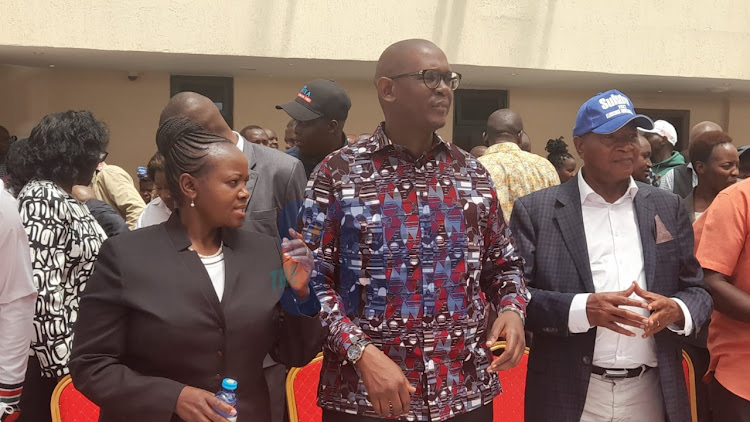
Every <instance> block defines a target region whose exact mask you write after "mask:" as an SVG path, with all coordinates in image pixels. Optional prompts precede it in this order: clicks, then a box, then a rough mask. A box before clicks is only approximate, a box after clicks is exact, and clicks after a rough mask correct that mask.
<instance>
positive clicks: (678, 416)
mask: <svg viewBox="0 0 750 422" xmlns="http://www.w3.org/2000/svg"><path fill="white" fill-rule="evenodd" d="M633 203H634V207H635V214H636V218H637V219H638V229H639V232H640V236H641V242H642V244H643V258H644V270H645V272H646V287H647V288H648V290H650V291H652V292H655V293H658V294H661V295H663V296H666V297H677V298H679V299H681V300H682V301H683V302H685V305H687V307H688V309H689V310H690V314H691V316H692V319H693V327H694V328H693V336H695V335H696V333H697V332H698V331H699V330H701V329H702V328H704V324H705V323H706V321H707V320H708V317H709V316H710V314H711V311H712V306H713V302H712V301H711V297H710V296H709V294H708V292H707V291H706V290H705V287H704V285H703V281H702V280H703V273H702V270H701V267H700V265H698V261H697V260H696V259H695V257H694V256H693V229H692V226H691V225H690V220H689V219H688V215H687V212H686V211H685V207H684V206H683V205H682V204H681V200H680V198H679V197H678V196H677V195H674V194H672V193H669V192H667V191H663V190H660V189H658V188H654V187H652V186H649V185H645V184H642V183H638V193H637V194H636V196H635V198H634V201H633ZM657 216H658V217H659V219H660V220H661V221H662V224H663V225H664V227H666V229H667V230H668V231H669V233H670V234H671V235H672V239H671V240H668V241H664V242H660V243H659V244H657V242H656V217H657ZM510 228H511V230H512V232H513V236H514V237H515V242H516V243H515V245H516V249H517V251H518V253H519V254H520V255H521V256H523V258H524V259H525V260H526V265H525V266H524V272H525V276H526V279H527V281H528V286H529V290H530V291H531V301H530V302H529V305H528V308H527V309H526V313H527V319H526V329H527V330H530V331H532V332H533V333H534V344H533V345H532V347H531V353H530V355H529V367H528V372H527V378H526V403H525V419H526V421H533V422H537V421H538V422H546V421H559V422H567V421H570V422H573V421H576V422H577V421H579V420H580V419H581V414H582V412H583V407H584V404H585V402H586V392H587V388H588V384H589V379H590V377H591V359H592V358H593V354H594V343H595V340H596V328H592V329H591V330H589V331H588V332H586V333H579V334H573V333H570V332H569V331H568V314H569V312H570V303H571V301H572V300H573V297H574V296H575V295H576V294H577V293H587V292H588V293H594V282H593V278H592V275H591V267H590V263H589V257H588V249H587V246H586V234H585V232H584V228H583V214H582V210H581V200H580V195H579V190H578V178H577V177H574V178H573V179H571V180H570V181H569V182H566V183H563V184H561V185H559V186H555V187H551V188H548V189H544V190H541V191H538V192H535V193H532V194H531V195H528V196H525V197H523V198H520V199H518V200H517V201H516V202H515V204H514V207H513V213H512V214H511V220H510ZM654 339H655V341H656V356H657V360H658V363H659V375H660V379H661V386H662V393H663V396H664V405H665V407H666V413H667V415H668V418H669V420H670V421H674V422H682V421H689V420H690V408H689V406H688V395H687V388H686V385H685V378H684V376H683V372H682V355H681V350H680V349H681V348H680V343H681V341H683V340H684V339H685V338H684V337H682V336H678V335H677V334H675V333H673V332H671V331H669V330H668V329H665V330H663V331H661V332H659V333H658V334H656V336H655V337H654Z"/></svg>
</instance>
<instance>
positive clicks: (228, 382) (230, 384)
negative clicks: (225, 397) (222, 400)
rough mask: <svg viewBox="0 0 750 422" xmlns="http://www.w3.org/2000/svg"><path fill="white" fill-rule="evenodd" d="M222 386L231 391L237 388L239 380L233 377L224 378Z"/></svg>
mask: <svg viewBox="0 0 750 422" xmlns="http://www.w3.org/2000/svg"><path fill="white" fill-rule="evenodd" d="M221 388H223V389H225V390H229V391H234V390H236V389H237V381H235V380H233V379H231V378H224V381H222V382H221Z"/></svg>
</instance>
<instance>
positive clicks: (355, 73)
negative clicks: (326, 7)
mask: <svg viewBox="0 0 750 422" xmlns="http://www.w3.org/2000/svg"><path fill="white" fill-rule="evenodd" d="M0 64H8V65H20V66H33V67H45V68H47V67H50V66H54V67H55V68H62V69H93V70H108V71H124V72H135V73H146V72H167V73H176V74H189V75H214V76H249V77H269V78H295V79H311V78H315V77H326V78H331V79H353V80H366V79H370V78H372V75H373V73H374V70H375V63H374V62H365V61H354V60H349V61H335V60H310V59H294V58H291V59H290V58H269V57H241V56H210V55H191V54H170V53H152V52H126V51H103V50H82V49H59V48H44V47H39V48H30V47H14V46H0ZM453 68H454V70H456V71H458V72H461V73H462V74H463V83H462V85H461V86H462V87H463V88H495V89H550V90H590V91H596V90H604V89H609V88H611V87H613V86H616V87H617V88H618V89H621V90H625V91H627V92H629V93H631V92H632V93H653V94H656V93H659V92H663V93H665V94H691V95H706V96H711V97H726V96H742V97H744V96H750V81H748V80H729V79H709V78H703V79H699V78H681V77H662V76H650V75H624V74H615V73H593V72H571V71H565V70H538V69H516V68H503V67H481V66H466V65H454V66H453Z"/></svg>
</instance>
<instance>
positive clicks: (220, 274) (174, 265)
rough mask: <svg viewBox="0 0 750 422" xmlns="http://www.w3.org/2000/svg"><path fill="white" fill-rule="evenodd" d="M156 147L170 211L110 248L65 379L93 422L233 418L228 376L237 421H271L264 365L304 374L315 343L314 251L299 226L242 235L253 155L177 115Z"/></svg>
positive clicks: (102, 257)
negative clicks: (225, 390) (225, 385)
mask: <svg viewBox="0 0 750 422" xmlns="http://www.w3.org/2000/svg"><path fill="white" fill-rule="evenodd" d="M157 145H158V147H159V151H160V152H162V154H164V157H165V161H166V176H167V181H168V184H169V188H170V191H171V193H172V196H173V197H174V198H175V199H176V204H177V206H178V209H177V210H176V211H175V213H173V214H172V216H171V218H170V219H169V221H167V222H166V223H163V224H160V225H158V226H152V227H148V228H144V229H140V230H136V231H134V232H130V233H124V234H122V235H120V236H117V237H114V238H111V239H110V240H108V241H107V242H105V243H104V245H103V247H102V250H101V252H100V254H99V259H98V261H97V263H96V268H95V270H94V273H93V275H92V276H91V279H90V280H89V284H88V287H87V288H86V290H85V291H84V292H83V294H82V295H81V305H80V315H79V317H78V322H77V324H76V325H75V337H74V343H73V358H72V360H71V362H70V368H71V373H72V376H73V383H74V384H75V386H76V388H78V389H79V390H80V391H81V392H83V394H85V395H86V396H87V397H88V398H89V399H90V400H92V401H93V402H94V403H96V404H97V405H99V406H100V407H101V416H100V421H165V422H166V421H179V420H185V421H188V422H190V421H217V422H219V421H226V419H224V418H223V417H221V416H220V415H219V414H218V413H216V412H215V411H214V410H213V408H220V409H223V410H224V411H226V412H227V413H231V411H232V409H231V407H229V406H228V405H226V404H223V403H221V402H219V400H218V399H216V398H215V397H214V393H215V392H216V391H218V390H219V388H220V384H221V380H222V379H223V378H224V377H230V378H234V379H236V380H237V381H238V385H239V387H238V390H237V392H238V399H239V401H238V404H237V408H236V410H237V412H238V417H239V421H268V420H270V409H269V399H268V391H267V387H266V382H265V379H264V377H263V368H262V364H263V358H264V356H265V355H266V354H267V353H270V354H271V356H273V358H274V359H276V360H277V361H278V362H281V363H284V364H286V365H290V366H302V365H305V364H306V363H308V362H309V361H310V360H311V359H312V358H313V357H314V356H315V354H316V353H317V352H318V351H320V349H321V346H322V337H323V328H322V327H321V324H320V321H319V319H318V317H317V313H318V311H319V309H320V303H319V302H318V300H317V298H316V297H315V295H314V294H311V293H310V289H309V287H308V280H309V277H310V273H311V271H312V265H313V261H312V254H311V252H310V251H309V250H308V249H307V247H306V246H305V244H304V242H302V240H301V236H300V235H298V234H297V233H295V232H294V231H293V230H290V234H291V238H292V240H291V241H290V240H287V239H284V240H283V242H282V244H281V245H280V246H279V242H278V240H277V239H275V238H272V237H269V236H266V235H262V234H259V233H254V232H250V231H246V230H243V229H241V228H240V227H241V226H242V224H243V220H244V217H245V215H244V214H245V212H244V210H245V206H246V204H247V200H248V196H249V194H248V192H247V190H246V189H245V183H246V181H247V179H248V172H247V159H246V158H245V156H244V155H243V154H242V152H240V151H239V150H238V149H237V147H236V146H235V145H234V144H233V143H232V142H230V141H228V140H226V139H224V138H221V137H219V136H218V135H215V134H213V133H210V132H205V131H203V130H202V129H201V128H200V126H197V125H196V124H195V123H193V122H192V121H190V120H188V119H185V118H183V117H175V118H172V119H169V120H167V121H166V122H164V124H163V125H162V126H161V127H160V128H159V131H158V132H157ZM282 261H283V263H282ZM285 279H286V280H290V281H289V283H288V284H289V285H291V287H288V286H287V287H285V284H284V283H283V280H285Z"/></svg>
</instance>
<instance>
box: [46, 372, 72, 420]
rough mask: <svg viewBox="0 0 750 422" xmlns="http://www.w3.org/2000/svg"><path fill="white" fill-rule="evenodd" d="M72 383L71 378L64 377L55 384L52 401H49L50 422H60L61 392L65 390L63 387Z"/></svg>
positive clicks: (68, 376)
mask: <svg viewBox="0 0 750 422" xmlns="http://www.w3.org/2000/svg"><path fill="white" fill-rule="evenodd" d="M72 383H73V378H71V377H70V375H66V376H64V377H63V379H61V380H60V382H58V383H57V385H56V386H55V389H54V390H53V391H52V399H51V400H50V410H51V411H52V422H62V416H61V415H60V396H61V395H62V392H63V390H65V387H67V386H68V384H72Z"/></svg>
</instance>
